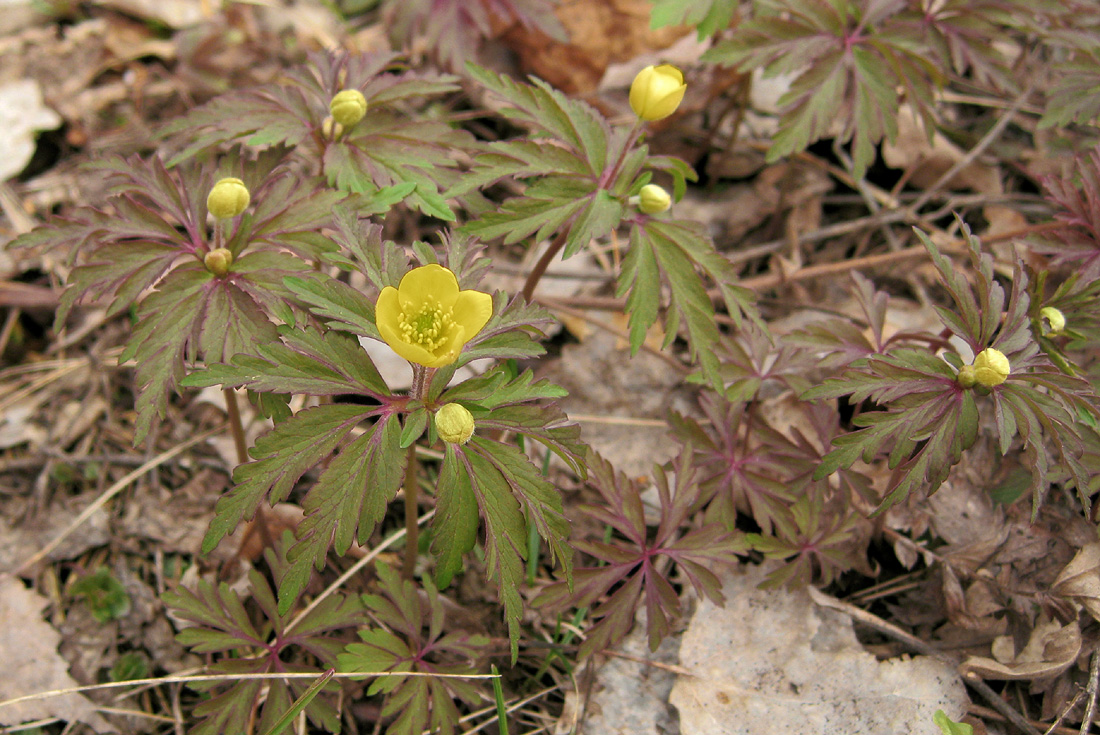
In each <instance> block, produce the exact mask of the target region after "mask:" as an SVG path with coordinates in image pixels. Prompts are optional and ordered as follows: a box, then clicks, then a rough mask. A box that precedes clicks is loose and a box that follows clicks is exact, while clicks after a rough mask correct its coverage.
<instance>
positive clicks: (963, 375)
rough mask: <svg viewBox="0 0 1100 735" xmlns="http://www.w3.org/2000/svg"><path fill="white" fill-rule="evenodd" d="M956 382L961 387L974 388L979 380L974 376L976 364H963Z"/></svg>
mask: <svg viewBox="0 0 1100 735" xmlns="http://www.w3.org/2000/svg"><path fill="white" fill-rule="evenodd" d="M955 382H956V383H958V384H959V386H960V387H961V388H973V387H974V386H975V385H976V384H977V382H978V379H977V378H976V377H974V366H973V365H963V366H962V367H961V368H959V374H958V375H956V376H955Z"/></svg>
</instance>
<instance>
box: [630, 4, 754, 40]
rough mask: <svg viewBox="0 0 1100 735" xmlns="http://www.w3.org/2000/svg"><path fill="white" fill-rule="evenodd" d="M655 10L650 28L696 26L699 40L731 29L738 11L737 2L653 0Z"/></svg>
mask: <svg viewBox="0 0 1100 735" xmlns="http://www.w3.org/2000/svg"><path fill="white" fill-rule="evenodd" d="M652 2H653V10H652V12H651V14H650V16H649V27H650V28H654V29H656V28H664V27H665V26H678V25H688V26H695V28H696V30H698V31H699V40H700V41H702V40H703V39H704V38H706V37H707V36H712V35H714V34H715V33H717V32H718V31H721V30H723V29H725V28H728V27H729V24H730V22H731V21H732V20H733V13H734V11H735V10H737V2H736V0H652Z"/></svg>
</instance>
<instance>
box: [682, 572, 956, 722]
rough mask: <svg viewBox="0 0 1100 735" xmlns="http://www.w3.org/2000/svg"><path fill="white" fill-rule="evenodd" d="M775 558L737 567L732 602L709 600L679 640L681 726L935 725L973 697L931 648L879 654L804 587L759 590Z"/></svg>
mask: <svg viewBox="0 0 1100 735" xmlns="http://www.w3.org/2000/svg"><path fill="white" fill-rule="evenodd" d="M767 571H768V567H759V568H750V570H749V571H748V573H746V574H744V575H737V576H729V577H727V578H726V580H725V586H724V588H723V593H724V594H725V596H726V606H725V608H719V607H717V606H716V605H714V604H713V603H711V602H710V601H709V600H705V601H702V602H701V603H700V605H699V609H698V611H697V612H696V613H695V616H694V617H693V618H692V621H691V624H690V626H689V627H688V630H687V632H686V633H684V637H683V640H682V642H681V646H680V664H681V666H683V667H684V668H686V669H688V670H690V671H691V672H692V673H693V674H694V676H692V677H687V676H681V677H680V678H679V680H678V681H677V683H676V686H675V687H674V688H673V690H672V703H673V704H674V705H676V707H678V708H679V710H680V728H681V732H682V733H683V735H696V734H699V735H702V734H703V733H706V735H732V734H733V733H738V734H740V733H744V734H746V735H747V734H748V733H762V732H791V733H799V735H817V734H818V733H820V734H821V735H826V734H828V735H833V734H834V733H838V732H843V733H848V735H862V734H866V735H871V734H872V733H873V734H874V735H879V734H880V733H887V732H888V733H894V734H896V735H904V734H905V733H927V732H929V727H930V726H931V721H932V714H933V713H934V712H935V711H936V710H937V709H943V710H944V711H945V712H947V713H948V715H949V716H951V717H953V718H954V719H958V717H959V716H960V715H961V714H962V713H963V712H964V711H965V707H966V703H967V698H966V692H965V689H964V688H963V685H962V682H961V681H960V680H959V678H958V676H957V674H956V673H955V671H954V670H953V669H952V668H951V667H950V666H948V665H947V664H944V663H943V662H940V661H936V660H935V659H931V658H928V657H916V658H913V659H906V660H890V661H881V662H880V661H877V660H876V659H875V657H874V656H873V655H872V654H870V653H869V652H867V651H866V650H864V649H863V647H862V646H861V645H860V643H859V641H858V640H857V639H856V636H855V632H854V631H853V629H852V624H851V620H850V619H849V618H848V617H847V616H845V615H843V614H842V613H839V612H836V611H834V610H829V609H824V608H820V607H818V606H817V605H815V604H814V603H813V602H812V600H811V599H810V595H809V594H808V593H807V592H806V591H805V590H798V591H787V590H760V589H757V588H756V585H757V584H758V583H759V582H760V581H761V579H762V578H763V576H764V574H765V573H766V572H767Z"/></svg>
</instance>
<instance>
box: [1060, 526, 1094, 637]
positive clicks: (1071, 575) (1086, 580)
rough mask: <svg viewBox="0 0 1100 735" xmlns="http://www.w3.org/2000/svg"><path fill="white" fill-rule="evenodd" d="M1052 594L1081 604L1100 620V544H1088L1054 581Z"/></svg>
mask: <svg viewBox="0 0 1100 735" xmlns="http://www.w3.org/2000/svg"><path fill="white" fill-rule="evenodd" d="M1051 592H1052V593H1053V594H1055V595H1060V596H1061V597H1068V598H1070V599H1072V600H1074V601H1075V602H1079V603H1081V604H1082V605H1083V606H1084V608H1085V609H1086V610H1088V613H1089V615H1091V616H1092V617H1093V618H1095V619H1096V620H1100V542H1093V543H1091V544H1086V545H1085V546H1084V547H1082V548H1081V550H1080V551H1078V552H1077V556H1075V557H1073V560H1072V561H1070V563H1069V564H1067V565H1066V566H1065V568H1064V569H1062V571H1061V573H1059V575H1058V578H1057V579H1056V580H1054V585H1053V586H1052V587H1051Z"/></svg>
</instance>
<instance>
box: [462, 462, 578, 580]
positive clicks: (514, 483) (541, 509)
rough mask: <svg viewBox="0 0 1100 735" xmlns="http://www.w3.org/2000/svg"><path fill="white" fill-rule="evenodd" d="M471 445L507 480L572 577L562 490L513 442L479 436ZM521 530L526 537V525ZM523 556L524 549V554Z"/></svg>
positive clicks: (552, 551)
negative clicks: (504, 442)
mask: <svg viewBox="0 0 1100 735" xmlns="http://www.w3.org/2000/svg"><path fill="white" fill-rule="evenodd" d="M471 441H473V440H471ZM471 449H472V450H473V451H475V452H479V453H481V454H482V455H483V456H484V457H485V458H486V459H488V460H489V461H490V462H492V463H493V465H495V466H496V468H497V469H498V470H499V471H500V474H501V476H502V477H504V478H505V479H506V480H507V481H508V484H509V485H510V486H511V489H512V495H513V496H515V498H516V499H517V500H518V501H519V503H520V506H521V507H522V508H523V512H524V515H525V516H526V519H527V523H530V524H532V525H534V526H535V528H536V529H538V532H539V535H540V536H542V538H543V540H544V541H546V543H547V545H548V546H549V547H550V551H551V554H552V558H553V559H555V560H557V561H558V562H560V564H561V565H562V569H563V570H564V572H565V576H566V578H567V579H571V578H572V573H573V565H572V558H573V550H572V548H571V547H570V546H569V545H568V544H567V543H566V541H567V539H568V538H569V521H568V520H566V518H565V512H564V509H563V508H562V500H561V494H560V493H559V492H558V491H557V488H555V487H554V485H553V483H551V482H550V481H549V480H547V479H546V478H545V477H544V476H543V474H542V472H541V470H540V469H539V468H538V467H536V466H535V465H534V463H532V462H531V460H530V458H529V457H528V456H527V455H526V454H524V453H523V452H521V451H520V450H519V448H517V447H516V446H514V445H512V444H502V443H500V442H493V441H487V440H479V441H477V442H475V443H474V445H473V447H471ZM524 531H525V533H524V536H525V537H526V527H525V528H524ZM526 556H527V555H526V553H524V555H523V558H526Z"/></svg>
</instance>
